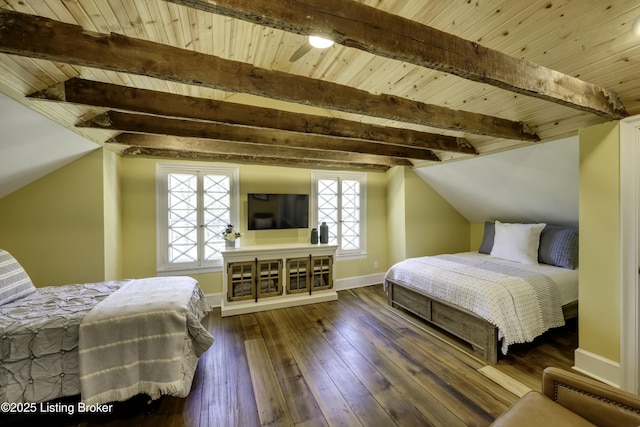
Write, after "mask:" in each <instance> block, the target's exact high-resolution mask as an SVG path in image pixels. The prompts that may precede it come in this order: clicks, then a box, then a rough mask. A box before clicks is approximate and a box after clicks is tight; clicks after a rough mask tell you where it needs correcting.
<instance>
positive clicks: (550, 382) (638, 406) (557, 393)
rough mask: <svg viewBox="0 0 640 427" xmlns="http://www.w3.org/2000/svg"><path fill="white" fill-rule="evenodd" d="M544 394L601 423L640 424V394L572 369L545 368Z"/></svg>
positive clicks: (609, 424) (543, 374)
mask: <svg viewBox="0 0 640 427" xmlns="http://www.w3.org/2000/svg"><path fill="white" fill-rule="evenodd" d="M542 393H543V394H544V395H545V396H547V397H548V398H549V399H551V400H553V401H555V402H556V403H558V404H560V405H562V406H564V407H565V408H567V409H569V410H571V411H572V412H575V413H576V414H578V415H580V416H581V417H583V418H585V419H587V420H588V421H590V422H592V423H593V424H596V425H599V426H605V427H606V426H617V427H624V426H639V425H640V397H639V396H637V395H635V394H631V393H628V392H625V391H623V390H619V389H617V388H615V387H612V386H610V385H607V384H604V383H601V382H599V381H596V380H593V379H591V378H587V377H585V376H582V375H578V374H576V373H573V372H567V371H564V370H562V369H558V368H546V369H545V370H544V372H543V373H542Z"/></svg>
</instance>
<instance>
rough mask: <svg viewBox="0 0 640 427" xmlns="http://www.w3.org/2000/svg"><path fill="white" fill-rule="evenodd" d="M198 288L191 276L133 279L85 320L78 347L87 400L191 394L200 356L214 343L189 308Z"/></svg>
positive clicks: (83, 390)
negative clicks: (142, 395) (138, 395)
mask: <svg viewBox="0 0 640 427" xmlns="http://www.w3.org/2000/svg"><path fill="white" fill-rule="evenodd" d="M195 287H197V282H196V281H195V280H194V279H192V278H190V277H157V278H148V279H139V280H132V281H130V282H129V283H127V284H125V285H124V286H123V287H121V288H120V289H119V290H118V291H116V292H114V293H113V294H111V295H110V296H109V297H107V298H106V299H105V300H103V301H102V302H100V303H99V304H98V305H96V306H95V307H94V308H93V309H92V310H91V311H90V312H89V313H88V314H87V315H86V316H85V317H84V318H83V320H82V322H81V323H80V339H79V343H78V348H79V363H80V390H81V396H82V401H83V402H84V403H86V404H99V403H107V402H113V401H124V400H127V399H129V398H130V397H132V396H135V395H137V394H141V393H144V394H147V395H149V396H150V397H151V398H153V399H156V398H158V397H160V395H164V394H168V395H172V396H177V397H185V396H187V394H188V393H189V390H190V388H191V382H192V380H193V373H194V370H195V365H196V364H197V360H198V357H199V356H200V355H201V354H202V353H204V351H206V349H208V348H209V346H211V344H212V343H213V337H212V336H211V335H210V334H209V333H208V332H207V331H206V329H204V328H203V327H202V325H201V323H200V321H199V319H197V318H195V316H194V315H193V314H192V313H191V312H190V311H189V302H190V300H191V297H192V295H193V293H194V288H195ZM198 289H199V288H198ZM190 366H191V367H192V368H191V369H190V368H189V367H190Z"/></svg>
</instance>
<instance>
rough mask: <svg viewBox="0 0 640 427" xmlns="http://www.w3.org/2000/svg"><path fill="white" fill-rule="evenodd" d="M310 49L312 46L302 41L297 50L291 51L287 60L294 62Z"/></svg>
mask: <svg viewBox="0 0 640 427" xmlns="http://www.w3.org/2000/svg"><path fill="white" fill-rule="evenodd" d="M311 49H312V46H311V45H310V44H309V43H304V44H303V45H302V46H300V47H299V48H298V50H296V51H295V52H293V55H291V58H289V62H296V61H297V60H298V59H300V58H302V57H303V56H305V55H306V54H307V52H309V51H310V50H311Z"/></svg>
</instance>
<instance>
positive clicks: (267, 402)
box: [244, 338, 293, 426]
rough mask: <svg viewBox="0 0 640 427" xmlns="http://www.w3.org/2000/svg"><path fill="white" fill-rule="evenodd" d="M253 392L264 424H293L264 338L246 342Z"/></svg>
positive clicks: (261, 421)
mask: <svg viewBox="0 0 640 427" xmlns="http://www.w3.org/2000/svg"><path fill="white" fill-rule="evenodd" d="M244 346H245V350H246V352H247V361H248V362H249V372H250V373H251V382H252V383H253V390H254V391H253V392H254V395H255V399H256V404H257V406H258V416H259V417H260V425H262V426H271V425H278V426H293V420H292V419H291V416H290V415H289V411H288V409H287V403H286V402H285V399H284V394H283V393H282V389H281V388H280V383H279V382H278V378H277V377H276V375H275V371H274V369H273V364H272V363H271V358H270V357H269V352H268V351H267V346H266V345H265V343H264V340H263V339H262V338H254V339H250V340H246V341H245V342H244Z"/></svg>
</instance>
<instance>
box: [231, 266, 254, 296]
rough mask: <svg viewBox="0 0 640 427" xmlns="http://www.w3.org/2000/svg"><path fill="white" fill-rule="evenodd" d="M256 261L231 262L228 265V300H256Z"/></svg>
mask: <svg viewBox="0 0 640 427" xmlns="http://www.w3.org/2000/svg"><path fill="white" fill-rule="evenodd" d="M255 268H256V263H255V261H246V262H231V263H229V264H228V265H227V286H228V289H227V300H228V301H241V300H247V299H254V298H255V296H256V294H255V287H254V282H255V280H254V277H255Z"/></svg>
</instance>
